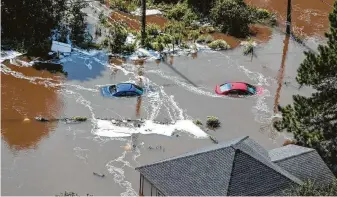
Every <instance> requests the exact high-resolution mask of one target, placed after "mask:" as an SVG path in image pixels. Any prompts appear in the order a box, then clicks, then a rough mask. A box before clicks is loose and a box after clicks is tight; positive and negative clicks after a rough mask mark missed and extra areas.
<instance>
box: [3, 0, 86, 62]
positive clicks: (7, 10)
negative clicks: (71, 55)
mask: <svg viewBox="0 0 337 197" xmlns="http://www.w3.org/2000/svg"><path fill="white" fill-rule="evenodd" d="M85 6H87V4H86V3H83V2H82V1H81V0H75V1H71V2H70V3H69V2H68V1H67V0H53V1H52V0H44V1H29V0H22V1H21V0H13V1H2V4H1V10H2V16H3V17H2V29H1V37H2V45H5V46H7V47H10V48H12V49H14V50H18V51H27V52H28V54H31V55H43V54H44V53H46V52H48V51H49V50H50V46H51V38H52V37H53V36H54V38H55V39H56V40H58V41H61V42H66V41H67V37H68V36H69V38H70V40H71V41H72V43H73V44H75V45H78V46H79V45H81V44H84V43H89V42H91V40H92V38H91V36H90V35H89V34H88V32H87V31H86V28H87V24H86V23H85V16H86V14H85V13H84V12H82V11H81V9H82V8H84V7H85Z"/></svg>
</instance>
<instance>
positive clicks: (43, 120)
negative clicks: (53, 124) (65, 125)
mask: <svg viewBox="0 0 337 197" xmlns="http://www.w3.org/2000/svg"><path fill="white" fill-rule="evenodd" d="M35 120H37V121H40V122H48V121H49V120H48V119H47V118H43V117H35Z"/></svg>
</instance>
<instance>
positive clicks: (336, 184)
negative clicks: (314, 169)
mask: <svg viewBox="0 0 337 197" xmlns="http://www.w3.org/2000/svg"><path fill="white" fill-rule="evenodd" d="M284 193H285V195H288V196H337V181H336V179H335V180H333V181H332V183H330V184H329V185H327V186H320V185H317V184H315V183H314V182H311V181H306V182H304V183H303V184H302V185H298V186H293V187H292V188H291V189H288V190H285V192H284Z"/></svg>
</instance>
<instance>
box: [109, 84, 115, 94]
mask: <svg viewBox="0 0 337 197" xmlns="http://www.w3.org/2000/svg"><path fill="white" fill-rule="evenodd" d="M109 91H110V92H111V93H113V92H116V86H115V85H112V86H110V87H109Z"/></svg>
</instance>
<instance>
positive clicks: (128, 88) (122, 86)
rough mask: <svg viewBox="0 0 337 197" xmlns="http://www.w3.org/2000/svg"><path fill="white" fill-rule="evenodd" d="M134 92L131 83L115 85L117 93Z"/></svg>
mask: <svg viewBox="0 0 337 197" xmlns="http://www.w3.org/2000/svg"><path fill="white" fill-rule="evenodd" d="M125 91H135V87H134V85H133V84H131V83H119V84H117V92H125Z"/></svg>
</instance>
